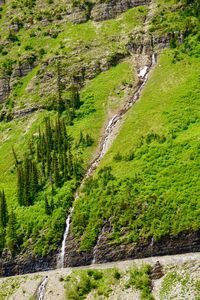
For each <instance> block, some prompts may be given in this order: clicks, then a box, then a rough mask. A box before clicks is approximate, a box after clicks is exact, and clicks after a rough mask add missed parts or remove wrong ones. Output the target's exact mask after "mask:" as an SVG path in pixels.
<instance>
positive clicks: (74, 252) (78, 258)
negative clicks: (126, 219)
mask: <svg viewBox="0 0 200 300" xmlns="http://www.w3.org/2000/svg"><path fill="white" fill-rule="evenodd" d="M109 230H110V228H109ZM198 251H200V231H184V232H182V233H180V234H178V235H176V236H171V235H170V236H169V235H168V236H164V237H163V238H161V239H160V240H159V241H155V240H154V239H153V238H152V239H149V240H146V241H143V240H141V241H140V242H139V243H138V244H135V243H132V244H126V245H115V244H112V243H111V241H110V240H109V231H106V230H105V231H104V233H103V234H102V235H101V239H100V241H99V242H98V243H97V245H96V246H95V263H105V262H112V261H119V260H127V259H134V258H144V257H151V256H162V255H173V254H182V253H189V252H198ZM92 252H93V251H88V252H80V250H79V244H78V243H77V241H76V239H74V238H73V236H72V235H71V234H70V235H69V237H68V239H67V241H66V258H65V266H69V267H72V266H80V265H88V264H90V263H91V261H92V259H93V254H94V253H92ZM154 271H155V272H154V274H153V275H152V276H154V277H157V278H158V277H161V276H162V268H160V267H159V268H158V266H156V268H155V270H154Z"/></svg>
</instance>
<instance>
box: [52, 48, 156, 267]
mask: <svg viewBox="0 0 200 300" xmlns="http://www.w3.org/2000/svg"><path fill="white" fill-rule="evenodd" d="M155 64H156V55H155V53H153V54H152V56H151V63H150V65H149V66H145V67H144V68H142V69H141V70H139V74H138V77H139V83H138V86H137V87H136V90H135V92H134V95H133V96H132V97H131V98H130V99H129V101H128V102H127V103H126V104H125V105H124V107H123V108H122V110H120V111H119V112H118V113H117V114H116V115H114V116H113V117H112V118H111V119H110V120H109V122H108V125H107V127H106V129H105V132H104V135H103V137H102V140H101V143H100V150H99V152H98V155H97V156H96V158H95V159H94V160H93V162H92V163H91V165H90V167H89V168H88V170H87V172H86V174H85V176H84V178H83V180H82V182H81V184H80V187H79V188H78V190H77V192H76V194H75V197H74V202H75V201H76V199H77V198H78V197H79V192H78V191H79V190H80V188H81V187H82V186H83V185H84V183H85V180H86V179H87V178H88V177H90V176H91V175H92V174H93V173H94V171H95V170H96V168H97V167H98V165H99V163H100V161H101V159H102V158H103V157H104V155H105V154H106V152H107V151H108V149H109V147H110V146H111V144H112V141H113V140H114V137H115V135H116V133H117V132H118V130H119V128H120V125H121V123H122V119H123V117H124V116H125V114H126V113H127V112H128V111H129V109H130V108H131V107H132V106H133V105H134V103H135V102H136V101H137V100H138V99H139V98H140V95H141V93H142V91H143V89H144V86H145V84H146V82H147V80H148V77H149V72H150V71H151V69H152V67H153V66H154V65H155ZM72 213H73V207H72V208H71V209H70V212H69V215H68V217H67V220H66V228H65V232H64V235H63V241H62V247H61V251H60V253H59V254H58V256H57V268H64V266H65V265H64V260H65V245H66V240H67V237H68V234H69V231H70V221H71V216H72ZM95 249H96V248H95V247H94V252H95ZM92 262H93V263H95V253H94V257H93V261H92Z"/></svg>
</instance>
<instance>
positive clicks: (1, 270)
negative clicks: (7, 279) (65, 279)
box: [0, 253, 56, 276]
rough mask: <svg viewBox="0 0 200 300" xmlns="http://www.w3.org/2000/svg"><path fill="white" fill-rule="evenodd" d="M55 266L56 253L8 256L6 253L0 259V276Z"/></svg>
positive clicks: (32, 271)
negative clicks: (41, 255) (39, 255)
mask: <svg viewBox="0 0 200 300" xmlns="http://www.w3.org/2000/svg"><path fill="white" fill-rule="evenodd" d="M55 266H56V255H55V253H52V254H51V255H48V256H43V257H37V256H33V255H26V256H23V255H22V256H18V257H15V258H11V257H9V256H8V255H7V254H6V255H4V256H2V258H1V259H0V276H13V275H19V274H27V273H35V272H39V271H45V270H51V269H54V268H55Z"/></svg>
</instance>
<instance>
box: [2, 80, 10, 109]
mask: <svg viewBox="0 0 200 300" xmlns="http://www.w3.org/2000/svg"><path fill="white" fill-rule="evenodd" d="M9 93H10V78H9V76H6V77H2V78H0V103H1V102H3V101H4V100H5V99H6V98H7V96H8V95H9Z"/></svg>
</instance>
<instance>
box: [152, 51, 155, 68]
mask: <svg viewBox="0 0 200 300" xmlns="http://www.w3.org/2000/svg"><path fill="white" fill-rule="evenodd" d="M151 63H152V66H154V65H155V64H156V54H155V53H153V54H152V61H151Z"/></svg>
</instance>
